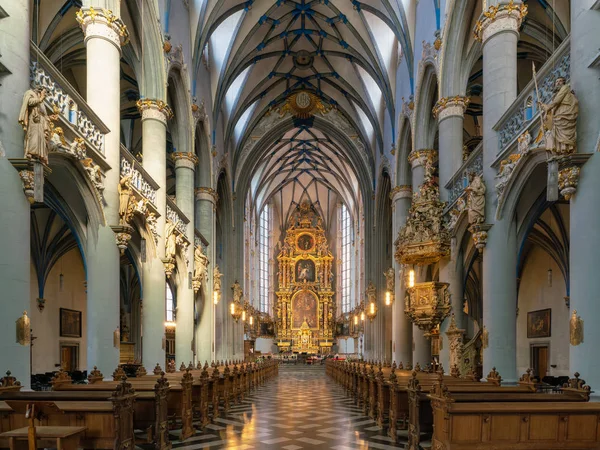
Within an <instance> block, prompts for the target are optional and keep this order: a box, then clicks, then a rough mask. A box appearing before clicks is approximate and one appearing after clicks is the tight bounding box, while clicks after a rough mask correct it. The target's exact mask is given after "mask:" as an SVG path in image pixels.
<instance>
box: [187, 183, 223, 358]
mask: <svg viewBox="0 0 600 450" xmlns="http://www.w3.org/2000/svg"><path fill="white" fill-rule="evenodd" d="M216 204H217V193H216V192H215V190H214V189H212V188H209V187H198V188H196V217H195V219H196V224H197V225H196V226H197V228H198V231H200V233H202V235H203V236H204V237H205V238H206V240H207V241H208V242H209V244H210V245H209V247H208V248H209V254H208V255H207V256H208V258H209V260H210V265H209V266H208V267H209V272H208V273H209V277H208V278H209V282H208V287H207V289H206V290H205V293H204V295H205V298H204V302H202V303H201V305H202V309H201V311H199V316H200V317H199V321H198V325H197V327H196V355H197V359H198V361H200V362H203V361H211V360H214V359H215V357H214V352H215V310H216V305H215V304H214V299H213V288H214V277H213V273H214V269H215V264H216V251H215V232H214V230H215V207H216ZM219 269H221V270H222V269H223V268H222V267H220V268H219ZM223 298H226V297H223V295H222V294H221V299H220V300H219V302H221V301H223Z"/></svg>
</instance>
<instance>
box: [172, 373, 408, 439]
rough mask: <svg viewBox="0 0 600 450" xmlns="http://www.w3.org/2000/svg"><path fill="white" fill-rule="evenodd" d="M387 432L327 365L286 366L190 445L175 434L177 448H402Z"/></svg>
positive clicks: (203, 431)
mask: <svg viewBox="0 0 600 450" xmlns="http://www.w3.org/2000/svg"><path fill="white" fill-rule="evenodd" d="M405 443H406V434H404V435H399V443H398V444H394V443H392V442H391V439H390V438H389V437H388V436H387V430H386V429H380V428H378V427H377V425H376V424H375V422H374V421H372V420H371V419H369V418H368V417H365V416H364V415H363V413H362V411H361V410H359V409H358V408H357V407H356V406H355V405H354V403H353V401H352V400H351V399H350V398H349V397H347V396H346V394H345V392H344V390H343V389H342V388H341V387H340V386H339V385H337V384H336V383H335V382H333V381H332V380H331V379H330V378H329V377H328V376H327V375H325V369H324V367H323V366H303V365H297V366H281V367H280V369H279V376H278V377H277V378H275V379H272V380H269V381H268V382H267V383H266V384H265V386H263V387H261V388H259V389H258V390H256V391H255V392H253V393H252V395H251V396H249V397H248V398H246V399H245V400H244V402H243V403H241V404H239V405H235V406H232V408H231V410H230V412H229V414H228V415H226V416H225V417H221V418H219V419H217V420H215V421H214V422H213V423H211V424H209V425H208V426H207V427H206V428H205V429H204V430H202V431H198V432H197V433H196V435H195V436H193V437H191V438H189V439H187V440H186V441H185V442H180V441H178V440H177V432H176V431H175V432H173V433H172V444H173V449H177V450H196V449H204V448H206V449H240V450H246V449H261V450H262V449H265V450H266V449H284V450H300V449H314V450H317V449H335V450H347V449H348V450H350V449H380V450H388V449H390V450H391V449H398V448H404V444H405Z"/></svg>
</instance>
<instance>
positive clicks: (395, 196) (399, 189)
mask: <svg viewBox="0 0 600 450" xmlns="http://www.w3.org/2000/svg"><path fill="white" fill-rule="evenodd" d="M403 198H409V199H411V198H412V186H410V185H407V184H401V185H399V186H396V187H395V188H394V189H392V192H390V200H391V201H392V203H396V201H398V200H400V199H403Z"/></svg>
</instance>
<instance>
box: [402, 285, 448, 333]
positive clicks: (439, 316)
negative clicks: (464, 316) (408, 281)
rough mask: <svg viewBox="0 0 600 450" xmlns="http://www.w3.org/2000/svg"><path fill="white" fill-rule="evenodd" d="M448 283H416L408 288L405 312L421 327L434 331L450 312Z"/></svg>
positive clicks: (424, 329)
mask: <svg viewBox="0 0 600 450" xmlns="http://www.w3.org/2000/svg"><path fill="white" fill-rule="evenodd" d="M448 287H449V284H448V283H440V282H435V281H430V282H426V283H416V284H415V285H414V287H411V288H407V289H406V297H405V299H404V313H405V314H406V315H407V316H408V317H409V318H410V320H411V321H412V322H413V323H414V324H415V325H416V326H417V327H419V329H421V330H423V331H426V332H429V333H431V332H433V331H434V330H435V329H436V327H437V326H438V325H439V324H440V323H442V321H443V320H444V319H445V318H446V317H448V314H450V309H451V307H450V292H449V290H448Z"/></svg>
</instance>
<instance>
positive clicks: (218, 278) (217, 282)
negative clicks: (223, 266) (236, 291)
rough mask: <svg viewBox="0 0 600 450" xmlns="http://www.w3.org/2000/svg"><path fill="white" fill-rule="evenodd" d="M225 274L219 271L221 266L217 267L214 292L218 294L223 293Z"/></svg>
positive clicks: (214, 274) (214, 275) (214, 272)
mask: <svg viewBox="0 0 600 450" xmlns="http://www.w3.org/2000/svg"><path fill="white" fill-rule="evenodd" d="M222 276H223V274H222V273H221V271H220V270H219V266H215V269H214V270H213V290H214V291H216V292H221V277H222Z"/></svg>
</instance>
